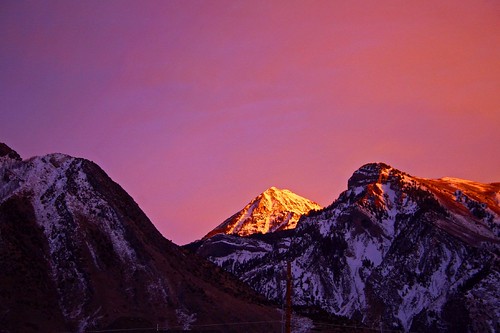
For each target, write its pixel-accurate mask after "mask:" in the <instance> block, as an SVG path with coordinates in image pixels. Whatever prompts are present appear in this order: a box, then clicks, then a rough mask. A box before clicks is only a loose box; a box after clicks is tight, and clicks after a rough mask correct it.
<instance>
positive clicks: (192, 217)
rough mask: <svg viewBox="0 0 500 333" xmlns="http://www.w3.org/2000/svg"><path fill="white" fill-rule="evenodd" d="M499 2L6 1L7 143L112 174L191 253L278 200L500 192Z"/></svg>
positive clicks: (3, 108) (1, 111) (1, 104)
mask: <svg viewBox="0 0 500 333" xmlns="http://www.w3.org/2000/svg"><path fill="white" fill-rule="evenodd" d="M499 18H500V2H498V1H478V0H475V1H414V2H413V1H409V2H401V1H381V2H378V1H377V2H374V1H314V2H311V1H222V0H216V1H124V0H120V1H79V2H77V1H44V2H41V1H32V2H31V1H8V0H7V1H2V2H1V3H0V47H1V52H0V75H1V80H0V141H3V142H5V143H7V144H8V145H10V146H11V147H12V148H13V149H15V150H17V151H18V152H19V153H20V154H21V155H22V156H23V157H24V158H27V157H30V156H33V155H43V154H47V153H52V152H63V153H66V154H69V155H73V156H79V157H85V158H88V159H90V160H93V161H95V162H97V163H98V164H99V165H101V167H103V169H104V170H105V171H106V172H107V173H108V174H109V175H110V176H111V177H112V178H113V179H114V180H115V181H117V182H118V183H120V184H121V185H122V186H123V187H124V188H125V189H126V190H127V191H128V192H129V193H130V194H131V195H132V196H133V197H134V198H135V200H136V201H137V202H138V203H139V205H140V206H141V207H142V208H143V209H144V211H145V212H146V214H148V216H149V217H150V218H151V219H152V221H153V222H154V223H155V225H156V226H157V227H158V229H159V230H160V231H161V232H162V233H163V234H164V235H165V236H166V237H167V238H169V239H172V240H173V241H174V242H176V243H179V244H184V243H187V242H190V241H193V240H195V239H198V238H200V237H202V236H203V235H204V234H206V233H207V232H208V231H209V230H211V229H212V228H213V227H215V226H216V225H218V224H219V223H221V222H222V221H223V220H224V219H225V218H227V217H229V216H230V215H232V214H233V213H234V212H236V211H237V210H239V209H240V208H242V207H243V206H244V205H245V204H246V203H247V202H248V201H250V200H251V199H252V198H253V197H255V196H256V195H257V194H259V193H260V192H262V191H264V190H265V189H266V188H268V187H270V186H277V187H281V188H288V189H290V190H292V191H294V192H296V193H297V194H299V195H302V196H305V197H307V198H310V199H312V200H315V201H317V202H318V203H320V204H322V205H328V204H330V203H331V202H332V201H333V200H334V199H335V198H336V197H337V196H338V194H339V193H340V192H341V191H342V190H344V189H345V188H346V183H347V179H348V178H349V176H350V175H351V174H352V172H353V171H354V170H355V169H357V168H358V167H360V166H361V165H363V164H365V163H368V162H379V161H381V162H386V163H388V164H391V165H392V166H394V167H396V168H399V169H401V170H403V171H406V172H409V173H410V174H413V175H415V176H421V177H428V178H439V177H444V176H453V177H460V178H467V179H472V180H477V181H482V182H493V181H500V168H499V166H500V148H499V143H500V61H499V59H500V19H499Z"/></svg>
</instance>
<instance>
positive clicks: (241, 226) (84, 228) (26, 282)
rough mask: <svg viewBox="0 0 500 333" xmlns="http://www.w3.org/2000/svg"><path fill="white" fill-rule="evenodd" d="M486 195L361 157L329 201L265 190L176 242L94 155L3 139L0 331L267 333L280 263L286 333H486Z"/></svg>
mask: <svg viewBox="0 0 500 333" xmlns="http://www.w3.org/2000/svg"><path fill="white" fill-rule="evenodd" d="M499 202H500V183H491V184H483V183H478V182H473V181H468V180H462V179H456V178H442V179H426V178H419V177H415V176H411V175H409V174H407V173H405V172H402V171H400V170H397V169H395V168H393V167H391V166H389V165H387V164H384V163H370V164H366V165H364V166H362V167H361V168H359V169H358V170H356V171H355V172H354V173H353V175H352V177H351V178H350V179H349V180H348V182H347V189H346V190H345V191H344V192H343V193H341V194H340V196H339V197H338V198H337V199H336V200H335V201H333V203H332V204H331V205H329V206H328V207H324V208H322V207H320V206H319V205H318V204H316V203H314V202H313V201H311V200H308V199H305V198H303V197H301V196H299V195H297V194H295V193H293V192H291V191H289V190H281V189H277V188H275V187H271V188H269V189H268V190H266V191H264V192H263V193H262V194H260V195H258V196H257V197H256V198H255V199H253V200H251V201H250V202H249V204H248V205H246V206H245V207H244V208H243V209H241V210H240V211H238V212H237V213H236V214H234V215H233V216H231V217H229V218H228V219H226V220H225V221H223V223H221V224H220V225H218V226H217V227H215V228H214V229H213V230H212V231H209V232H208V233H207V234H206V236H205V237H203V238H202V239H201V240H199V241H196V242H193V243H192V244H189V245H187V246H185V247H184V248H181V247H179V246H177V245H176V244H174V243H172V242H171V241H169V240H167V239H165V238H164V237H163V236H162V235H161V234H160V233H159V232H158V230H157V229H156V228H155V227H154V225H153V224H152V223H151V221H150V220H149V219H148V217H147V216H146V215H145V214H144V212H142V210H141V209H140V208H139V206H138V205H137V203H135V201H134V200H133V199H132V198H131V197H130V196H129V195H128V194H127V193H126V191H125V190H123V189H122V188H121V187H120V185H118V184H117V183H115V182H114V181H113V180H112V179H111V178H110V177H109V176H108V175H107V174H106V173H105V172H104V171H103V170H102V169H101V168H100V167H99V166H98V165H96V164H95V163H93V162H91V161H88V160H85V159H81V158H74V157H71V156H68V155H64V154H49V155H45V156H40V157H32V158H29V159H25V160H23V159H22V158H21V157H20V156H19V154H17V153H16V152H15V151H14V150H12V149H11V148H9V147H8V146H7V145H5V144H2V143H0V272H1V273H0V332H2V333H3V332H67V331H71V332H92V331H94V332H96V331H105V330H108V331H119V330H131V329H134V330H135V331H137V332H147V331H155V330H169V331H175V330H177V331H179V330H195V331H207V330H209V331H218V332H241V331H248V332H280V331H281V329H282V318H283V311H282V310H279V309H280V308H282V307H283V303H284V299H285V289H286V266H287V263H288V262H289V263H290V264H291V268H292V274H291V275H292V286H293V288H292V289H293V295H292V300H293V307H294V311H295V313H294V316H293V318H295V319H294V332H313V331H314V332H319V331H322V332H347V331H352V330H353V328H352V326H357V327H358V328H357V329H355V331H356V332H363V331H364V332H368V331H373V330H376V331H388V330H397V331H405V332H498V331H500V324H499V318H500V292H499V291H498V287H497V286H498V282H499V281H500V279H499V278H500V270H499V260H498V257H499V254H500V204H499ZM309 318H311V319H309ZM339 323H342V324H340V325H339ZM359 327H362V328H361V329H360V328H359Z"/></svg>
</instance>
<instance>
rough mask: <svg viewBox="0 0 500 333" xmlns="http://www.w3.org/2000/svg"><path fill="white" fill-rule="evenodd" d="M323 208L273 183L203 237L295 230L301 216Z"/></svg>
mask: <svg viewBox="0 0 500 333" xmlns="http://www.w3.org/2000/svg"><path fill="white" fill-rule="evenodd" d="M321 208H322V207H321V206H320V205H319V204H317V203H315V202H313V201H311V200H309V199H306V198H304V197H301V196H299V195H297V194H295V193H293V192H292V191H290V190H287V189H279V188H276V187H274V186H272V187H270V188H268V189H267V190H265V191H264V192H262V193H261V194H259V195H258V196H257V197H256V198H255V199H253V200H252V201H250V202H249V203H248V204H247V205H246V206H245V207H244V208H243V209H242V210H240V211H239V212H237V213H236V214H234V215H233V216H231V217H230V218H228V219H227V220H226V221H224V222H223V223H222V224H221V225H219V226H218V227H216V228H215V229H214V230H212V231H211V232H209V233H208V234H207V235H206V236H205V237H204V238H209V237H212V236H214V235H216V234H220V233H224V234H234V235H240V236H248V235H251V234H255V233H263V234H265V233H269V232H274V231H278V230H287V229H293V228H295V227H296V226H297V222H298V221H299V218H300V217H301V216H302V215H304V214H306V213H308V212H309V211H311V210H319V209H321Z"/></svg>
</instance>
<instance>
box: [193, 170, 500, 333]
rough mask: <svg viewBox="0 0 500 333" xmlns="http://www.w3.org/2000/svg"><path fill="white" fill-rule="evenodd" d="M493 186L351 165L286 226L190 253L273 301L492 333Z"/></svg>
mask: <svg viewBox="0 0 500 333" xmlns="http://www.w3.org/2000/svg"><path fill="white" fill-rule="evenodd" d="M499 202H500V183H492V184H482V183H478V182H473V181H468V180H461V179H456V178H443V179H425V178H418V177H414V176H411V175H409V174H407V173H404V172H402V171H399V170H397V169H395V168H392V167H391V166H389V165H386V164H383V163H372V164H367V165H364V166H362V167H361V168H360V169H359V170H357V171H355V172H354V174H353V175H352V177H351V178H350V179H349V181H348V188H347V190H346V191H345V192H343V193H342V194H341V195H340V196H339V198H338V199H337V200H336V201H334V202H333V204H331V205H330V206H328V207H326V208H324V209H322V210H320V211H317V212H311V213H309V214H308V215H306V216H303V217H302V218H301V219H300V221H299V222H298V224H297V227H296V228H295V229H293V230H286V231H281V232H275V233H271V234H265V235H253V236H250V237H245V238H243V237H238V236H235V235H223V234H220V235H216V236H215V237H212V238H209V239H205V240H203V241H201V242H199V243H198V244H197V245H196V247H194V249H196V251H197V253H198V254H199V255H201V256H203V257H206V258H208V259H209V260H211V261H212V262H214V263H216V264H217V265H219V266H221V267H222V268H224V269H225V270H227V271H229V272H232V273H234V274H235V275H236V276H238V277H240V279H241V280H243V281H245V282H247V283H248V284H249V285H250V286H252V287H253V288H254V289H255V290H256V291H258V292H259V293H262V294H263V295H265V296H266V297H268V298H269V299H271V300H275V301H277V302H283V299H284V295H285V267H286V262H287V261H291V263H292V273H293V295H294V296H293V303H294V305H295V306H296V307H300V308H310V309H320V310H321V311H326V312H327V313H330V314H335V315H340V316H345V317H347V318H351V319H353V320H359V321H361V322H362V323H364V325H365V326H367V327H374V328H376V329H380V330H382V329H394V330H404V331H406V332H408V331H412V332H413V331H416V332H498V331H500V326H499V325H500V324H499V318H500V290H499V289H498V283H499V281H500V270H499V268H500V265H499V259H498V258H499V254H500V206H499Z"/></svg>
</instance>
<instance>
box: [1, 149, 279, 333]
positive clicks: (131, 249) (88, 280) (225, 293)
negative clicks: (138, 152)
mask: <svg viewBox="0 0 500 333" xmlns="http://www.w3.org/2000/svg"><path fill="white" fill-rule="evenodd" d="M0 272H1V273H0V332H40V331H42V332H64V331H71V332H83V331H88V330H101V329H108V330H109V329H117V328H127V329H129V328H137V327H139V328H150V329H151V328H156V327H157V325H158V326H159V327H160V328H170V329H178V330H180V329H188V328H193V329H200V330H201V329H203V328H211V329H216V330H218V331H219V330H220V331H222V332H231V331H238V330H239V328H241V327H238V326H237V323H241V322H245V323H249V324H247V325H246V326H245V330H247V331H254V332H261V331H273V330H274V331H277V330H278V328H277V327H279V324H277V323H276V321H279V320H280V319H281V314H280V313H279V312H278V311H276V310H275V309H274V308H273V307H272V306H269V305H268V304H269V303H268V301H266V300H265V299H264V298H262V297H260V296H257V295H256V294H255V293H254V292H253V291H252V290H251V289H250V288H248V287H247V286H246V285H244V284H242V283H241V282H239V281H238V280H237V279H236V278H234V277H233V276H232V275H230V274H228V273H226V272H224V271H222V270H221V269H220V268H218V267H216V266H215V265H213V264H211V263H209V262H207V261H205V260H203V259H201V258H198V257H197V256H193V255H191V254H189V253H187V252H186V251H184V250H182V249H181V248H179V247H178V246H177V245H175V244H173V243H172V242H170V241H168V240H166V239H165V238H164V237H163V236H162V235H161V234H160V233H159V232H158V230H157V229H156V228H155V227H154V226H153V224H152V223H151V222H150V220H149V219H148V218H147V216H146V215H145V214H144V213H143V212H142V210H141V209H140V208H139V206H138V205H137V204H136V203H135V202H134V200H133V199H132V198H131V197H130V196H129V195H128V194H127V193H126V192H125V191H124V190H123V189H122V188H121V187H120V186H119V185H118V184H116V183H115V182H113V181H112V180H111V179H110V178H109V177H108V175H106V173H105V172H104V171H103V170H102V169H101V168H100V167H99V166H98V165H96V164H95V163H93V162H90V161H88V160H85V159H80V158H74V157H71V156H68V155H63V154H51V155H47V156H42V157H33V158H30V159H27V160H22V159H21V157H20V156H19V155H18V154H17V153H16V152H15V151H13V150H12V149H10V148H9V147H8V146H6V145H5V144H0ZM255 322H257V323H255ZM231 323H232V324H231ZM251 323H255V324H251ZM203 325H206V326H203Z"/></svg>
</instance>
